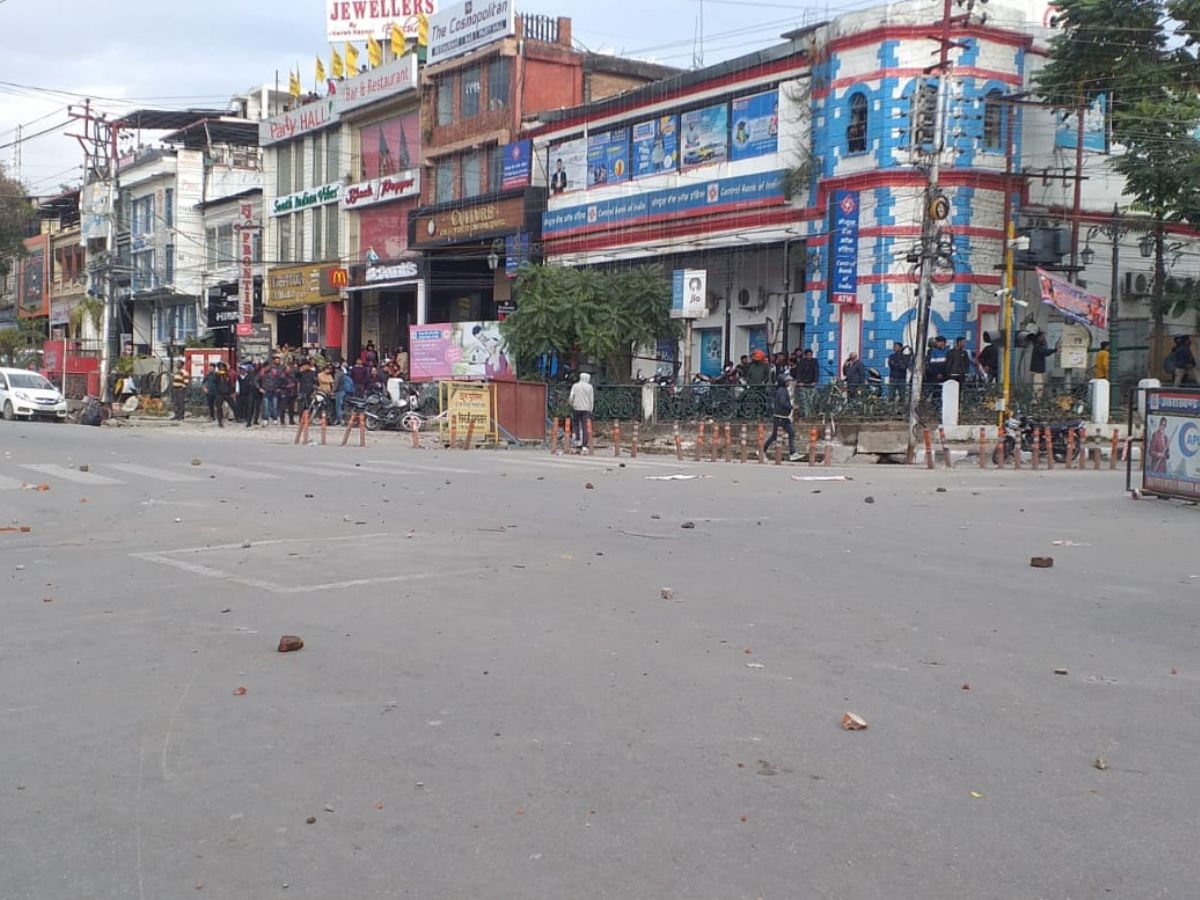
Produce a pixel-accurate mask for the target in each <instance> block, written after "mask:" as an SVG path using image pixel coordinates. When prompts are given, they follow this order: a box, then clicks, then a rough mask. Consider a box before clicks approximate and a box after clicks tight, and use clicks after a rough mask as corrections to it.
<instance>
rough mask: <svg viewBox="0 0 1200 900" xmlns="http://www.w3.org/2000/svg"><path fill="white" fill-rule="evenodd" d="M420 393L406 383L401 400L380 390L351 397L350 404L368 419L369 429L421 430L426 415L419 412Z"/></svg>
mask: <svg viewBox="0 0 1200 900" xmlns="http://www.w3.org/2000/svg"><path fill="white" fill-rule="evenodd" d="M419 403H420V395H419V394H418V392H417V390H416V388H414V387H413V386H412V385H408V384H406V385H404V390H402V392H401V395H400V400H399V401H396V400H393V399H392V397H391V396H390V395H389V394H386V393H382V392H379V391H375V392H372V393H370V394H367V395H366V396H365V397H351V398H350V406H351V408H352V409H353V410H354V411H355V412H360V413H362V415H363V417H364V419H365V420H366V425H367V431H379V430H380V429H393V430H397V429H398V430H401V431H412V430H413V429H414V428H415V429H416V430H417V431H420V430H421V428H422V427H424V425H425V417H424V416H422V415H421V414H420V413H419V412H417V406H418V404H419Z"/></svg>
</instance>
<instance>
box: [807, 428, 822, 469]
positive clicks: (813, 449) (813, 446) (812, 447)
mask: <svg viewBox="0 0 1200 900" xmlns="http://www.w3.org/2000/svg"><path fill="white" fill-rule="evenodd" d="M820 439H821V432H820V431H819V430H818V429H817V426H816V425H814V426H813V427H812V428H810V429H808V465H809V467H810V468H811V467H812V466H815V465H816V464H817V442H818V441H820Z"/></svg>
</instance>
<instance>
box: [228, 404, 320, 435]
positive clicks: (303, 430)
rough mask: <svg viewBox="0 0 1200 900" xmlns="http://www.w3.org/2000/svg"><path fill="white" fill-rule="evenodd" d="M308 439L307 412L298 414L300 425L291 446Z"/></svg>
mask: <svg viewBox="0 0 1200 900" xmlns="http://www.w3.org/2000/svg"><path fill="white" fill-rule="evenodd" d="M221 402H223V401H221ZM307 437H308V410H307V409H306V410H304V412H302V413H300V424H299V425H298V426H296V437H295V439H294V440H293V441H292V443H293V444H298V443H300V441H301V440H302V439H305V438H307Z"/></svg>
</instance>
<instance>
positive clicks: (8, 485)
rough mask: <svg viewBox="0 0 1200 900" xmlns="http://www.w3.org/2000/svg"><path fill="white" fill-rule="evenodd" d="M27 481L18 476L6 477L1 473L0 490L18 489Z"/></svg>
mask: <svg viewBox="0 0 1200 900" xmlns="http://www.w3.org/2000/svg"><path fill="white" fill-rule="evenodd" d="M22 484H25V482H23V481H20V480H19V479H16V478H5V477H4V476H3V475H0V491H17V490H20V489H21V485H22Z"/></svg>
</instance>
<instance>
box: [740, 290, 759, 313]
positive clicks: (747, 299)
mask: <svg viewBox="0 0 1200 900" xmlns="http://www.w3.org/2000/svg"><path fill="white" fill-rule="evenodd" d="M737 303H738V309H757V308H758V305H757V301H756V300H754V299H753V298H752V297H751V296H750V292H749V291H748V290H746V289H745V288H742V289H741V290H740V291H738V293H737Z"/></svg>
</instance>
